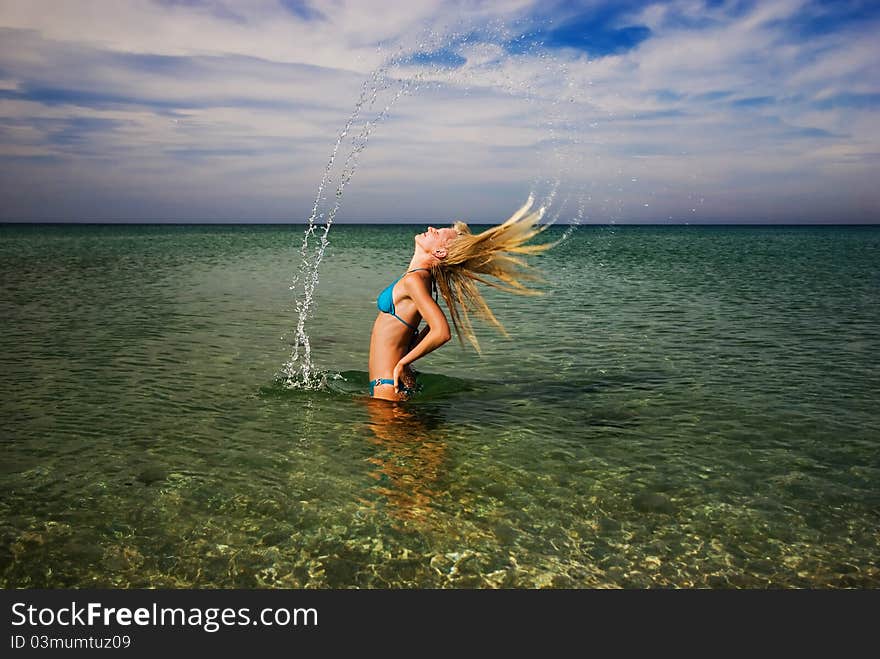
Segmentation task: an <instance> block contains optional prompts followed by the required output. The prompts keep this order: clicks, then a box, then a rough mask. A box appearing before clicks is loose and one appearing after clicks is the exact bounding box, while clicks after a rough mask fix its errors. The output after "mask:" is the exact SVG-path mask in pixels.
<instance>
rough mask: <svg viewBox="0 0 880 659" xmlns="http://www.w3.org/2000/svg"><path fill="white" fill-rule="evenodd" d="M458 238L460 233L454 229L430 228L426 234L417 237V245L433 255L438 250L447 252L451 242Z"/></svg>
mask: <svg viewBox="0 0 880 659" xmlns="http://www.w3.org/2000/svg"><path fill="white" fill-rule="evenodd" d="M456 236H458V232H457V231H456V230H455V229H453V228H452V227H444V228H442V229H435V228H434V227H428V230H427V231H425V233H420V234H418V235H417V236H416V245H418V246H419V247H421V248H422V249H424V250H425V251H426V252H430V253H432V254H433V253H434V252H435V251H437V250H445V249H446V247H447V245H449V242H450V241H452V240H453V239H454V238H455V237H456Z"/></svg>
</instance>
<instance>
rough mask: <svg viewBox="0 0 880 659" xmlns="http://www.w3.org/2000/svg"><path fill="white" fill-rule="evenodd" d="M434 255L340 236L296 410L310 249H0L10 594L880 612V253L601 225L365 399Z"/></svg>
mask: <svg viewBox="0 0 880 659" xmlns="http://www.w3.org/2000/svg"><path fill="white" fill-rule="evenodd" d="M416 229H417V228H416V227H400V226H381V227H379V226H369V227H358V226H338V227H335V228H334V230H333V232H332V235H331V246H330V249H329V252H328V256H327V258H326V259H325V261H324V263H323V265H322V270H321V283H320V285H319V287H318V291H317V313H316V316H315V318H314V319H313V320H312V322H311V324H310V325H309V327H308V331H309V335H310V337H311V340H312V348H313V356H314V358H315V361H316V364H317V366H318V367H319V368H321V369H323V370H325V371H327V372H328V382H327V387H326V389H325V390H323V391H288V390H286V389H284V388H283V387H282V386H280V384H279V383H278V380H277V374H278V372H279V371H280V368H281V364H282V363H283V362H284V361H285V360H286V358H287V357H288V355H289V353H290V346H289V344H288V343H287V342H286V340H282V338H281V337H282V336H283V335H284V336H286V335H288V334H292V331H291V330H292V326H293V323H294V322H295V318H294V317H293V314H292V311H291V308H292V305H293V300H292V299H291V296H290V293H289V291H288V290H287V283H288V281H289V278H290V274H291V273H292V272H293V271H294V269H295V268H296V265H297V264H296V261H295V259H296V257H297V255H298V246H299V244H300V238H301V235H302V227H299V226H291V227H255V226H238V227H236V226H233V227H220V226H211V227H204V226H203V227H193V226H129V227H118V226H77V227H63V226H34V227H28V226H9V225H7V226H2V227H0V255H2V259H0V311H2V318H3V321H4V322H3V325H2V330H0V372H2V377H0V386H2V397H0V409H2V419H3V424H2V437H0V441H2V444H0V445H2V460H0V492H2V496H0V574H2V583H0V585H3V586H5V587H62V586H73V587H85V586H111V587H145V586H158V587H177V586H181V587H183V586H186V587H232V586H236V587H272V586H276V587H278V586H280V587H349V586H359V587H447V586H452V587H492V586H501V587H536V586H556V587H560V586H562V587H620V586H622V587H644V586H662V587H688V586H701V587H706V586H709V587H792V586H799V587H853V586H861V587H877V586H880V567H878V550H877V546H878V540H880V450H878V449H880V412H878V409H880V408H878V405H877V402H878V400H877V398H878V391H880V365H878V360H877V354H878V351H880V330H878V327H880V304H878V302H880V228H877V227H757V228H756V227H614V228H612V227H583V228H581V229H578V230H577V231H576V232H575V233H574V234H573V236H572V238H571V240H569V241H568V242H566V243H564V244H563V245H561V246H560V247H558V248H557V249H555V250H553V251H551V252H550V253H548V254H547V255H546V256H543V257H540V258H539V259H538V260H537V261H536V262H537V263H539V264H540V265H541V267H542V269H543V271H544V272H545V274H546V275H547V278H548V283H547V284H546V285H544V287H543V288H544V289H545V290H546V291H547V293H548V295H547V296H545V297H542V298H514V297H510V296H505V295H503V294H497V293H494V292H490V293H489V294H487V297H488V299H489V300H490V303H491V304H492V306H493V308H494V309H495V310H496V313H497V315H498V316H499V318H500V319H501V320H502V322H504V323H505V325H506V326H507V327H508V329H509V330H510V331H511V334H512V335H513V337H514V340H512V341H510V340H506V339H503V338H501V337H499V336H496V335H493V333H492V331H491V330H489V329H483V331H481V333H480V335H479V336H480V340H481V343H482V345H483V348H484V354H483V356H482V358H480V357H477V356H476V355H475V354H474V353H473V352H470V351H468V350H464V349H462V348H460V347H459V346H458V345H456V344H454V343H450V344H449V345H447V346H445V347H444V348H443V349H441V350H440V351H438V352H436V353H434V354H433V355H430V356H429V357H427V358H425V359H423V360H421V361H420V362H419V363H418V364H417V366H418V368H419V369H420V370H421V371H422V373H423V377H424V381H425V383H426V390H425V391H424V392H423V394H422V395H421V396H420V397H419V398H417V399H415V400H413V401H411V402H409V403H406V404H402V405H392V404H388V403H383V402H379V403H377V402H371V401H367V400H365V399H364V396H363V394H364V392H365V390H366V379H367V378H366V373H365V370H366V360H367V350H368V340H369V331H370V327H371V324H372V321H373V319H374V317H375V313H376V310H375V296H376V295H377V294H378V292H379V291H380V290H381V289H382V288H383V287H384V286H385V285H386V284H387V283H388V282H389V281H391V280H392V279H394V277H396V276H397V275H399V274H400V273H401V272H402V271H403V270H404V269H405V267H406V264H407V263H408V262H409V257H410V250H411V245H412V242H411V241H412V234H413V233H415V230H416ZM418 230H421V227H418ZM551 231H555V232H557V233H558V232H560V231H561V228H560V229H558V230H557V229H553V230H551Z"/></svg>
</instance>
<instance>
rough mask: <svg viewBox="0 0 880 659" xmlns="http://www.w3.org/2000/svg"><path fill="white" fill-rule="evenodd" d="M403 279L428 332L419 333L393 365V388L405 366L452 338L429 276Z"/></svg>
mask: <svg viewBox="0 0 880 659" xmlns="http://www.w3.org/2000/svg"><path fill="white" fill-rule="evenodd" d="M404 281H405V282H406V287H407V293H408V294H409V296H410V298H411V299H412V301H413V302H415V303H416V308H417V309H418V310H419V313H420V314H421V316H422V318H424V319H425V322H426V323H427V324H428V332H427V334H425V335H424V336H422V335H421V334H420V335H419V336H420V337H421V338H420V340H419V341H418V342H417V343H416V344H415V345H414V346H413V347H412V348H411V349H410V351H409V352H408V353H406V354H405V355H404V356H403V357H402V358H401V360H400V361H399V362H397V365H396V366H395V367H394V375H393V376H392V377H393V378H394V387H395V390H396V389H397V386H398V379H399V378H400V375H401V374H402V373H403V369H404V367H405V366H407V365H409V364H412V363H413V362H414V361H416V360H417V359H419V358H420V357H424V356H425V355H427V354H428V353H429V352H432V351H434V350H436V349H437V348H439V347H440V346H442V345H443V344H444V343H446V342H447V341H449V339H450V338H452V334H451V332H450V331H449V323H448V322H447V321H446V316H445V315H444V313H443V310H442V309H441V308H440V306H439V305H438V304H437V303H436V302H435V301H434V299H433V298H432V297H431V285H430V279H429V276H428V275H416V276H414V277H407V278H406V279H405V280H404Z"/></svg>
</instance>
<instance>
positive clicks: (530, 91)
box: [282, 24, 591, 389]
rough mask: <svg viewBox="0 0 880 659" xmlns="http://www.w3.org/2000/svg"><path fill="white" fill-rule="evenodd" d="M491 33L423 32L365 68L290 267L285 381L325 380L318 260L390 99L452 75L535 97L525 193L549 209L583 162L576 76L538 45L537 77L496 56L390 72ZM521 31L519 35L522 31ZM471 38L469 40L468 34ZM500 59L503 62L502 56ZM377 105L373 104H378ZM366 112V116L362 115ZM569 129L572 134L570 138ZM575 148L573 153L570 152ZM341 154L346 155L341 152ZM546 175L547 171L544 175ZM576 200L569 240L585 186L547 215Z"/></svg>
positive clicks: (495, 34) (498, 34)
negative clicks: (316, 350)
mask: <svg viewBox="0 0 880 659" xmlns="http://www.w3.org/2000/svg"><path fill="white" fill-rule="evenodd" d="M489 32H490V34H489V35H487V34H485V33H484V34H483V35H482V36H481V37H478V38H475V37H473V32H472V31H471V30H465V29H461V30H457V31H451V32H450V31H436V32H435V31H428V32H427V33H426V36H423V38H422V39H420V40H419V43H418V44H417V45H416V44H413V47H412V48H410V49H407V48H404V46H402V45H401V46H399V47H398V49H397V51H396V52H395V53H394V54H393V55H392V56H391V57H388V58H387V59H386V60H385V61H384V62H383V63H382V64H381V65H380V66H379V67H378V68H376V69H375V70H374V71H372V72H371V73H370V75H369V76H368V78H367V79H366V80H365V81H364V83H363V85H362V88H361V91H360V95H359V97H358V99H357V102H356V103H355V105H354V109H353V110H352V113H351V115H350V116H349V118H348V120H347V121H346V123H345V125H344V126H343V128H342V130H341V131H340V133H339V135H338V136H337V139H336V142H335V144H334V146H333V148H332V150H331V153H330V157H329V159H328V161H327V164H326V166H325V168H324V171H323V174H322V177H321V180H320V182H319V185H318V189H317V193H316V195H315V201H314V204H313V206H312V210H311V214H310V215H309V219H308V224H307V227H306V229H305V232H304V235H303V240H302V245H301V247H300V263H299V267H298V269H297V271H296V272H295V273H294V275H293V277H292V279H291V282H290V285H289V288H290V290H291V291H292V292H293V294H294V297H295V311H296V319H297V320H296V327H295V330H294V333H293V337H292V340H291V342H290V343H291V353H290V358H289V359H288V360H287V362H285V364H284V365H283V368H282V377H283V380H284V382H285V384H286V386H288V387H291V388H305V389H312V388H319V387H322V386H323V385H324V384H325V379H326V374H324V373H322V372H321V371H320V370H319V369H317V368H316V367H315V365H314V364H313V363H312V350H311V343H310V341H309V336H308V333H307V332H306V326H307V323H308V321H309V319H310V318H311V317H312V314H313V312H314V304H315V302H314V300H315V295H314V294H315V289H316V287H317V285H318V282H319V270H320V264H321V260H322V259H323V257H324V253H325V251H326V249H327V246H328V245H329V233H330V229H331V227H332V225H333V222H334V220H335V218H336V215H337V213H338V212H339V209H340V207H341V204H342V199H343V196H344V191H345V188H346V186H347V185H348V183H349V182H350V181H351V180H352V178H353V176H354V174H355V172H356V170H357V166H358V160H359V157H360V154H361V153H362V152H363V150H364V149H365V148H366V147H367V144H368V142H369V140H370V136H371V135H372V133H373V131H374V129H375V128H376V126H377V125H379V124H380V123H381V122H382V121H384V120H385V119H386V118H387V117H388V115H389V112H390V111H391V109H392V108H393V106H394V105H395V104H396V103H397V102H398V101H399V100H400V99H401V98H403V97H405V96H407V95H410V94H413V93H415V92H416V91H418V90H419V89H420V88H422V87H424V86H431V85H436V86H440V85H442V84H444V83H448V82H450V81H452V82H455V83H456V85H458V86H459V87H460V88H463V90H464V93H465V94H467V91H468V89H469V86H470V85H478V86H490V87H492V88H494V89H502V90H504V91H505V92H507V93H508V94H509V95H510V96H511V97H513V98H517V99H519V100H521V101H523V102H525V103H527V104H529V103H531V104H535V105H537V106H538V107H540V108H541V112H540V113H539V114H540V116H541V117H542V119H541V125H540V130H541V131H542V133H543V134H545V135H547V136H548V138H547V140H546V142H547V144H549V146H550V150H551V157H550V158H549V159H547V160H546V161H544V162H542V163H541V167H539V169H538V174H537V175H536V176H535V178H534V180H533V182H532V185H531V190H530V194H531V195H532V196H534V197H535V198H536V199H538V200H539V203H540V205H541V206H544V207H545V208H547V209H548V210H549V209H550V208H551V207H552V206H553V204H554V202H555V199H556V197H557V194H558V193H559V191H560V188H561V185H562V182H563V180H564V178H565V175H566V173H567V171H568V170H569V169H572V168H577V167H580V166H581V164H582V162H581V159H582V157H583V156H582V155H580V152H579V150H578V149H577V148H575V149H571V148H569V151H568V152H566V150H565V147H566V146H568V147H571V145H572V143H573V144H574V146H575V147H577V146H579V143H578V142H577V139H579V138H577V137H576V136H577V134H578V132H579V129H580V127H579V126H577V125H574V126H573V121H572V116H573V115H572V113H573V111H575V110H576V108H570V107H569V104H570V103H574V101H575V98H574V92H573V91H572V87H573V86H574V84H575V83H574V82H573V81H572V80H571V79H570V76H569V72H568V69H567V65H566V63H565V62H562V61H560V60H559V59H558V58H556V57H554V56H553V55H552V54H549V53H547V52H546V51H544V50H543V49H542V44H540V43H535V44H533V45H532V46H531V49H532V50H531V51H530V52H529V54H530V55H537V56H538V57H539V59H540V61H541V63H542V68H541V70H540V71H539V72H538V75H537V77H534V76H533V77H529V75H528V74H523V73H522V72H521V71H520V70H519V69H518V68H517V67H516V66H513V65H510V62H507V64H508V66H499V63H498V61H497V60H496V61H492V60H491V58H490V59H489V60H488V61H485V62H482V63H477V64H475V65H473V66H471V65H470V64H468V65H467V66H465V67H463V68H460V69H459V68H456V67H455V66H448V65H442V64H439V63H428V64H427V65H425V66H423V67H422V68H421V70H417V71H416V72H414V73H413V72H412V71H411V69H410V70H408V73H407V74H405V75H403V76H401V77H398V76H397V75H392V73H395V74H397V73H400V69H401V66H402V65H406V64H412V62H413V55H414V54H415V53H425V52H439V51H440V49H441V47H442V48H446V49H450V48H452V47H456V48H459V49H464V48H467V47H468V46H469V45H475V46H479V45H481V44H483V45H484V44H486V43H490V44H491V43H492V41H493V39H494V40H495V42H499V43H504V42H506V43H511V41H512V39H513V38H512V36H511V32H510V30H509V28H507V27H505V26H503V25H501V24H497V25H495V26H493V27H492V28H491V29H490V30H489ZM520 38H521V37H520ZM472 39H473V40H475V41H476V42H477V43H476V44H470V43H469V42H470V41H471V40H472ZM502 63H504V62H502ZM548 79H551V80H558V81H559V83H560V84H559V85H558V87H557V89H555V90H551V91H550V92H548V91H547V90H546V89H545V87H546V85H545V84H542V83H544V82H545V81H546V80H548ZM377 108H378V109H377ZM364 117H368V118H366V119H364ZM573 136H574V138H573ZM572 152H573V153H574V154H575V155H574V156H573V157H572V155H571V153H572ZM342 154H344V158H343V157H342ZM548 174H549V175H548ZM329 190H333V191H334V194H333V197H332V200H330V201H329V202H328V199H327V192H328V191H329ZM572 198H575V199H577V213H576V214H573V217H571V218H567V219H568V220H569V223H570V224H571V226H569V227H568V229H566V231H565V232H564V233H563V239H567V238H568V237H569V236H570V235H571V232H572V231H573V230H574V229H575V227H576V226H577V225H579V224H580V223H581V221H582V220H583V218H584V217H585V214H586V208H587V203H588V201H590V200H591V197H590V196H587V194H586V191H585V190H584V188H583V186H581V187H580V188H578V189H575V190H568V191H566V195H565V197H564V200H563V202H562V204H561V205H560V206H559V207H558V208H557V209H555V211H554V212H553V213H548V221H550V222H556V221H557V220H559V219H560V218H562V217H563V214H564V212H565V210H566V207H567V205H568V203H569V201H570V199H572Z"/></svg>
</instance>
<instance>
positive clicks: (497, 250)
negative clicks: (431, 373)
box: [369, 197, 553, 400]
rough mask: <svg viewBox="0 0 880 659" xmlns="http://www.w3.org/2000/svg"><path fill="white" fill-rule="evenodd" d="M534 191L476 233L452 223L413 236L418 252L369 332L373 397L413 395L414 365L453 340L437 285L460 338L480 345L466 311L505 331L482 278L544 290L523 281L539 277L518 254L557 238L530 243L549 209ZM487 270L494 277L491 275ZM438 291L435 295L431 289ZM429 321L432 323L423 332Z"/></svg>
mask: <svg viewBox="0 0 880 659" xmlns="http://www.w3.org/2000/svg"><path fill="white" fill-rule="evenodd" d="M533 201H534V200H533V199H532V197H529V200H528V201H527V202H526V204H525V205H524V206H523V207H522V208H520V209H519V210H518V211H517V212H516V213H514V214H513V215H512V216H511V217H510V219H509V220H507V221H506V222H504V224H499V225H497V226H494V227H492V228H490V229H487V230H486V231H483V232H482V233H480V234H476V235H474V234H472V233H471V232H470V229H468V226H467V224H465V223H464V222H456V223H455V224H454V225H453V226H451V227H446V228H443V229H435V228H434V227H428V230H427V231H426V232H425V233H420V234H419V235H417V236H416V237H415V253H414V254H413V257H412V260H411V261H410V264H409V268H408V269H407V271H406V272H405V273H404V274H403V275H402V276H401V277H399V278H398V279H396V280H395V281H393V282H392V283H391V284H390V285H389V286H388V287H387V288H386V289H385V290H383V291H382V292H381V293H380V294H379V297H378V299H377V301H376V304H377V306H378V307H379V315H378V316H377V318H376V322H375V323H373V334H372V336H371V338H370V365H369V371H370V395H371V396H372V397H373V398H382V399H385V400H407V399H408V398H410V397H411V396H412V395H413V393H415V388H416V382H415V375H414V374H413V371H412V368H411V367H410V364H412V363H413V362H414V361H416V360H417V359H419V358H420V357H424V356H425V355H427V354H428V353H429V352H432V351H434V350H436V349H437V348H439V347H440V346H442V345H443V344H444V343H446V342H447V341H449V339H450V338H451V336H452V334H451V332H450V330H449V323H448V322H447V320H446V316H445V315H444V314H443V310H442V309H441V308H440V306H439V305H438V304H437V295H436V292H437V291H438V290H439V293H440V295H442V296H443V299H444V301H445V302H446V307H447V308H448V309H449V314H450V316H451V318H452V324H453V326H454V327H455V331H456V334H457V335H458V338H459V341H461V342H462V343H464V339H465V338H466V339H467V340H468V341H469V342H470V343H471V345H473V346H474V348H475V349H476V350H477V352H479V351H480V346H479V343H477V339H476V337H475V336H474V332H473V328H472V326H471V321H470V318H469V316H468V313H469V312H471V311H476V312H477V314H478V315H480V316H482V317H483V318H484V319H486V320H488V321H489V322H491V323H492V324H493V325H495V327H496V328H498V330H499V331H500V332H501V333H502V334H504V335H505V336H507V331H506V330H505V329H504V327H503V326H502V325H501V323H500V322H499V321H498V319H497V318H495V315H494V314H493V313H492V311H491V309H489V307H488V305H487V304H486V301H485V300H484V299H483V296H482V295H481V294H480V291H479V290H478V288H477V286H476V282H482V283H484V284H487V285H489V286H494V287H495V288H500V289H501V290H505V291H508V292H510V293H516V294H519V295H540V293H539V292H538V291H534V290H532V289H529V288H526V287H525V286H524V285H523V284H522V283H521V282H522V281H523V280H527V281H534V280H537V279H539V277H538V276H537V275H536V274H534V273H533V272H532V271H531V270H530V268H529V266H528V265H527V264H526V263H525V262H524V261H522V260H521V259H520V258H518V257H516V256H513V254H536V253H539V252H543V251H544V250H547V249H549V248H550V247H552V246H553V244H552V243H544V244H539V245H527V244H526V243H527V242H528V241H529V240H530V239H531V238H532V237H534V236H535V235H537V234H538V233H540V232H541V231H543V230H544V229H545V228H546V226H540V225H538V221H539V220H540V219H541V217H542V216H543V214H544V209H543V208H540V209H538V210H536V211H532V212H531V213H530V212H529V209H530V208H531V207H532V203H533ZM486 275H489V276H491V277H493V278H494V280H489V279H486V278H485V277H486ZM432 291H434V296H433V297H432V295H431V293H432ZM422 319H424V320H425V321H426V323H427V326H426V327H425V329H424V330H422V331H421V332H419V330H418V326H419V323H420V322H421V320H422Z"/></svg>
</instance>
